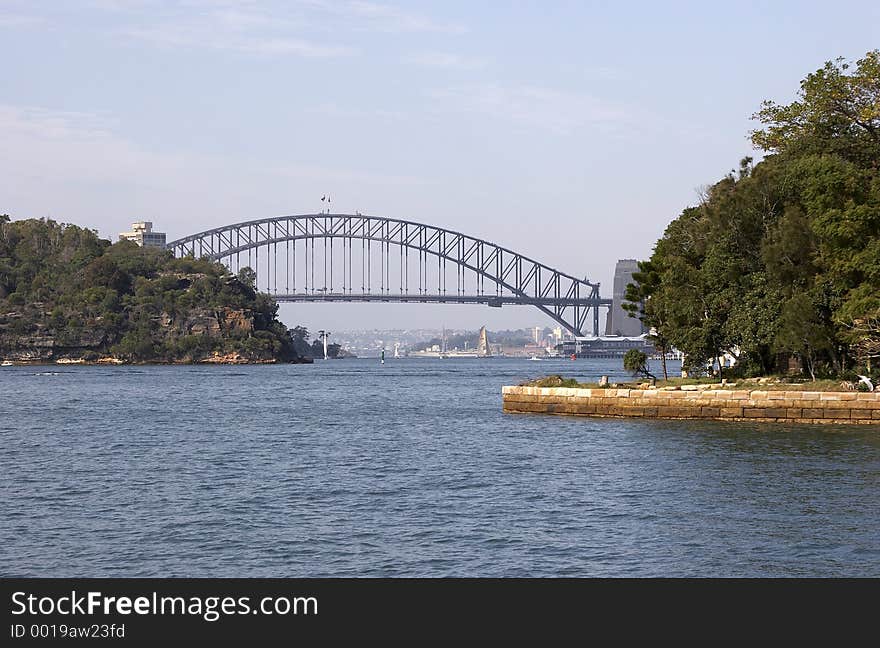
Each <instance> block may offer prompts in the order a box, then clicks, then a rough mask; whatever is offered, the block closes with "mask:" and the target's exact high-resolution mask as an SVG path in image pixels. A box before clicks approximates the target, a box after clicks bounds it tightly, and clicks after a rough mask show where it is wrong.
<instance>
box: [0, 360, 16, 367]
mask: <svg viewBox="0 0 880 648" xmlns="http://www.w3.org/2000/svg"><path fill="white" fill-rule="evenodd" d="M12 365H13V363H12V360H4V361H3V362H0V367H11V366H12Z"/></svg>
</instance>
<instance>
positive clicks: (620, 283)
mask: <svg viewBox="0 0 880 648" xmlns="http://www.w3.org/2000/svg"><path fill="white" fill-rule="evenodd" d="M638 271H639V262H638V261H636V260H635V259H620V261H618V262H617V265H616V266H615V267H614V292H613V294H612V296H611V298H612V300H613V302H614V303H613V304H612V306H611V312H610V313H609V315H610V317H609V318H608V319H609V322H608V324H607V325H606V330H605V335H623V336H626V337H633V336H636V335H641V334H642V323H641V322H640V321H639V320H638V318H636V317H630V316H629V313H627V312H626V311H625V310H623V302H624V301H625V297H626V286H627V284H631V283H632V280H633V279H632V276H633V272H638Z"/></svg>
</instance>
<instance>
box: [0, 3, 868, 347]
mask: <svg viewBox="0 0 880 648" xmlns="http://www.w3.org/2000/svg"><path fill="white" fill-rule="evenodd" d="M853 16H858V17H859V19H858V20H854V19H853ZM877 24H880V8H878V6H877V4H876V3H872V2H866V1H864V2H862V1H843V2H841V3H838V4H837V5H835V8H834V10H833V11H831V10H829V9H828V5H827V3H818V2H797V3H795V2H777V3H772V5H769V6H765V5H761V4H749V3H741V4H738V5H736V6H730V5H727V4H725V5H721V4H720V3H719V4H717V5H714V6H713V5H711V4H708V3H704V2H700V3H697V2H676V3H663V4H655V3H629V4H625V5H624V4H615V5H600V4H598V3H569V2H560V3H544V2H541V3H538V2H531V3H530V2H527V3H517V4H516V5H510V6H504V7H503V8H501V7H500V6H498V5H488V6H477V5H474V4H473V3H466V2H446V3H426V2H415V3H391V2H387V3H386V2H360V1H359V2H345V1H343V2H336V3H333V2H323V1H317V2H316V1H314V0H309V1H300V2H297V1H291V2H280V1H277V2H274V1H269V0H265V1H264V0H254V1H252V2H247V3H241V2H232V1H231V0H230V1H225V0H213V1H208V0H188V1H186V2H172V1H159V0H132V1H125V0H84V1H83V2H75V3H33V2H27V1H24V0H3V1H0V55H2V56H3V57H4V59H5V60H6V61H10V62H14V64H10V65H6V66H3V67H2V68H0V84H2V86H3V89H4V92H3V95H2V97H0V139H2V142H3V149H4V155H3V156H0V213H9V214H10V215H11V216H12V217H13V218H15V219H20V218H39V217H50V218H53V219H55V220H58V221H62V222H71V223H75V224H78V225H81V226H84V227H95V228H98V230H99V232H100V234H101V235H102V236H103V237H106V238H110V239H112V240H116V239H117V236H118V233H119V232H122V231H125V230H127V229H128V228H129V227H130V225H131V223H132V222H134V221H150V222H153V223H154V226H155V228H156V229H157V230H158V231H161V232H166V233H167V235H168V240H173V239H175V238H178V237H180V236H184V235H187V234H191V233H195V232H197V231H200V230H204V229H208V228H211V227H216V226H220V225H224V224H228V223H234V222H239V221H244V220H250V219H255V218H264V217H272V216H280V215H285V214H298V213H309V212H317V211H319V210H320V209H321V206H322V203H321V201H320V198H321V197H322V196H324V195H331V196H332V200H333V202H332V207H333V211H334V212H337V211H338V212H345V213H355V212H357V211H359V212H362V213H369V214H375V215H379V216H386V217H392V218H404V219H410V220H415V221H420V222H425V223H429V224H432V225H437V226H441V227H447V228H449V229H453V230H458V231H462V232H464V233H466V234H470V235H473V236H477V237H480V238H485V239H489V240H492V241H494V242H496V243H498V244H500V245H503V246H505V247H508V248H510V249H512V250H515V251H517V252H519V253H522V254H525V255H528V256H530V257H533V258H535V259H537V260H539V261H542V262H544V263H547V264H548V265H551V266H553V267H556V268H558V269H560V270H563V271H565V272H568V273H570V274H573V275H576V276H580V277H584V276H585V277H587V278H589V279H590V280H592V281H599V282H601V284H602V286H603V289H602V292H603V295H604V296H611V291H612V288H613V286H612V276H613V273H614V267H615V264H616V262H617V261H618V260H619V259H626V258H636V259H642V258H645V257H647V256H648V255H649V254H650V252H651V248H652V246H653V244H654V242H655V241H656V239H657V238H658V237H659V236H660V235H661V234H662V232H663V230H664V228H665V227H666V225H667V224H668V223H669V221H671V220H672V219H673V218H675V217H676V216H677V215H678V214H679V213H680V212H681V210H682V209H683V208H684V207H686V206H688V205H692V204H695V203H696V202H697V200H698V195H699V189H700V187H702V186H705V185H707V184H710V183H713V182H715V181H717V180H718V179H720V178H721V177H722V176H723V175H724V174H726V173H727V172H729V171H730V170H731V169H733V168H735V167H736V166H737V163H738V160H739V159H740V158H741V157H743V156H745V155H753V156H754V155H755V152H754V151H752V149H751V147H750V145H749V143H748V141H747V134H748V131H749V129H750V128H752V127H753V124H752V123H751V122H750V120H749V117H750V115H751V114H752V113H754V112H755V111H756V110H757V109H758V108H759V106H760V103H761V101H762V100H763V99H774V100H777V101H780V102H787V101H790V100H791V99H792V98H793V97H794V96H795V93H796V91H797V89H798V84H799V81H800V80H801V79H802V78H803V77H804V76H805V75H806V74H807V73H809V72H811V71H813V70H815V69H816V68H818V67H820V66H821V65H822V63H823V62H824V61H826V60H829V59H833V58H836V57H838V56H843V57H845V58H848V59H856V58H858V57H860V56H862V55H863V54H864V53H865V52H866V51H867V50H869V49H871V48H873V47H876V46H877V43H876V40H877V38H876V37H877V28H876V25H877ZM280 313H281V317H282V318H283V319H284V321H285V322H286V323H288V324H289V325H295V324H303V325H306V326H308V327H309V328H310V329H314V330H317V329H320V328H325V329H331V330H333V329H334V328H335V329H340V330H341V329H342V328H345V327H351V326H353V325H355V324H356V325H357V326H358V327H365V326H376V327H391V326H392V325H395V326H396V325H399V326H401V327H406V328H417V327H429V326H430V327H432V328H433V327H437V328H439V327H440V326H442V325H446V326H449V327H457V328H471V329H476V328H479V326H480V325H483V324H485V325H486V326H487V327H489V328H490V329H499V328H524V327H527V326H534V325H539V326H545V325H546V326H553V323H552V321H551V320H550V319H549V318H545V317H544V316H543V315H541V313H539V312H538V311H537V310H535V309H533V308H525V307H504V308H502V309H490V308H486V307H484V306H470V305H467V306H462V305H413V304H306V305H296V306H294V305H282V306H281V311H280Z"/></svg>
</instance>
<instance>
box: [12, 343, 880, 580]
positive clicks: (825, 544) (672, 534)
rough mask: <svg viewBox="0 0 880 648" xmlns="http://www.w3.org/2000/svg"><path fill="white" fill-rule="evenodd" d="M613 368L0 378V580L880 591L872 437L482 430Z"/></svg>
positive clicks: (879, 499)
mask: <svg viewBox="0 0 880 648" xmlns="http://www.w3.org/2000/svg"><path fill="white" fill-rule="evenodd" d="M619 363H620V361H619V360H618V361H614V360H603V361H577V362H571V361H566V360H558V361H545V362H542V363H537V362H529V361H525V360H509V359H493V360H473V359H462V360H427V359H424V360H422V359H419V360H389V361H388V362H387V364H386V365H385V366H384V367H383V366H380V365H379V364H378V361H376V360H343V361H329V362H320V363H315V364H314V365H291V366H277V367H275V366H262V367H107V368H103V367H64V368H60V367H59V368H55V367H13V368H4V369H2V370H0V393H2V399H0V440H2V447H3V452H2V455H0V494H2V498H0V565H2V567H0V570H2V573H0V575H2V576H827V575H835V576H844V575H846V576H880V522H878V512H880V428H877V427H819V426H794V425H768V424H747V423H742V424H740V423H719V422H679V421H643V420H614V419H588V418H568V417H558V416H543V415H514V414H503V413H502V411H501V394H500V391H501V386H502V385H504V384H515V383H517V382H519V381H520V380H522V379H524V378H528V377H533V376H535V375H537V374H542V373H547V372H561V373H564V374H566V375H573V376H576V377H579V378H582V379H586V378H593V379H594V378H595V377H596V376H598V375H599V374H603V373H605V374H612V375H618V376H620V375H621V372H620V371H617V368H618V367H619Z"/></svg>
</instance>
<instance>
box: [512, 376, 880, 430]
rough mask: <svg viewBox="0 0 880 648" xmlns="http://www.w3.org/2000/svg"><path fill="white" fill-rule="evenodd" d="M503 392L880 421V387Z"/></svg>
mask: <svg viewBox="0 0 880 648" xmlns="http://www.w3.org/2000/svg"><path fill="white" fill-rule="evenodd" d="M701 387H702V386H701ZM501 393H502V400H503V407H504V411H506V412H523V413H526V412H534V413H539V414H568V415H573V416H600V417H641V418H663V419H712V420H719V421H742V420H748V421H774V422H775V421H784V422H789V423H850V424H874V425H880V392H871V393H863V392H809V391H782V390H732V389H693V390H666V389H612V388H609V389H577V388H570V387H502V388H501Z"/></svg>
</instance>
